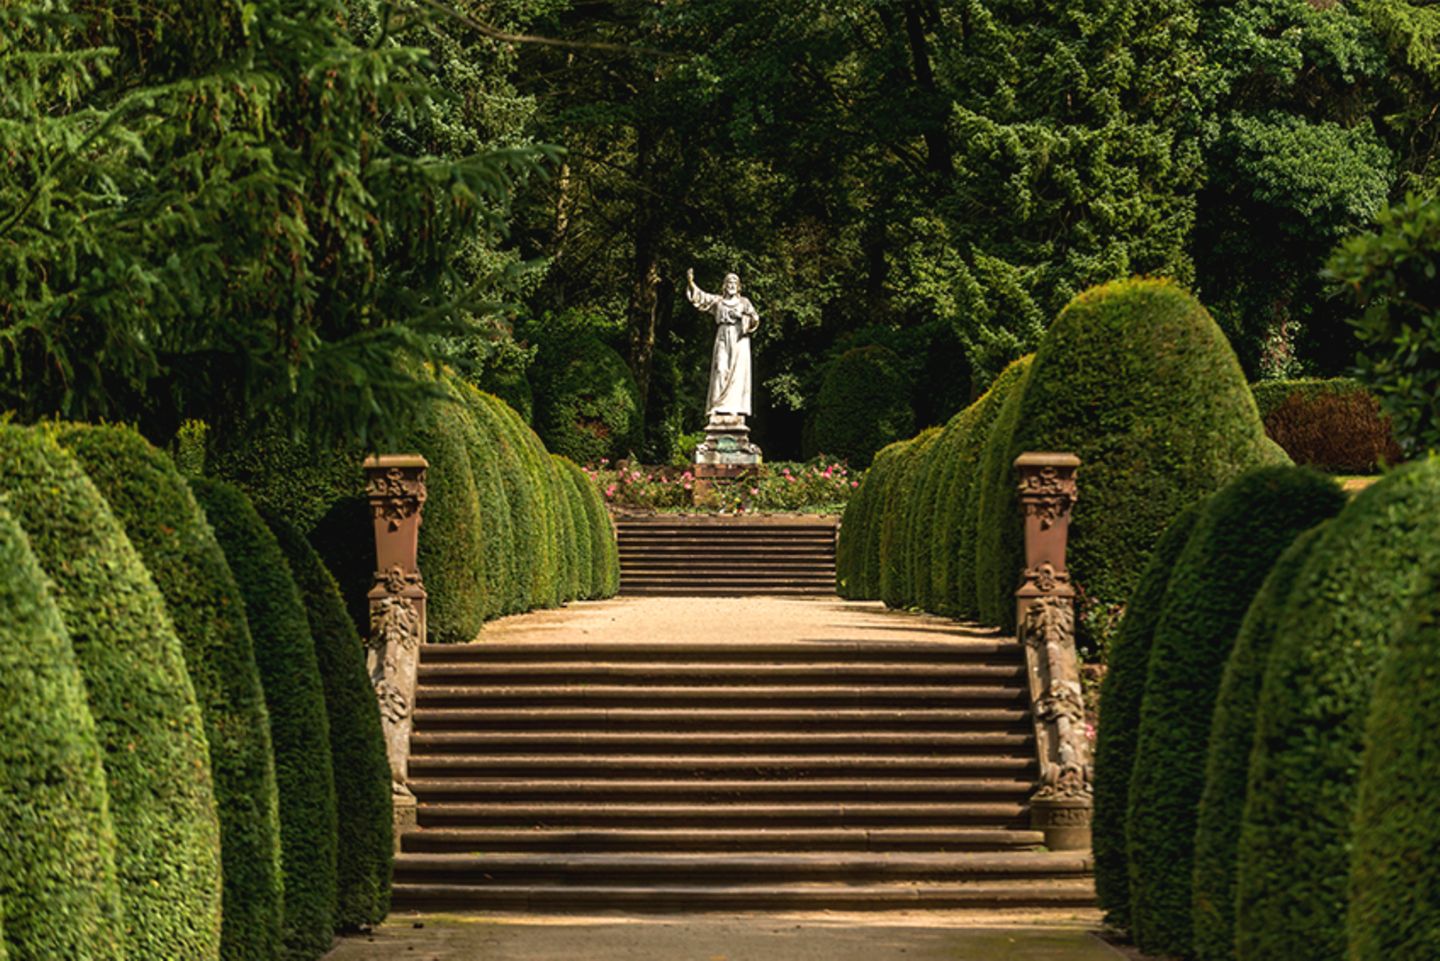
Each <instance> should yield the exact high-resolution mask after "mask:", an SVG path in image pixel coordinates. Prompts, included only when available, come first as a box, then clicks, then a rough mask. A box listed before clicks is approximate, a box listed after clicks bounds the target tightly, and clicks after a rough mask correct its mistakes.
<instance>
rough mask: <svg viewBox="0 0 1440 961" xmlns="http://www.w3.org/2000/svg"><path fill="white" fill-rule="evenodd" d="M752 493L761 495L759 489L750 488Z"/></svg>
mask: <svg viewBox="0 0 1440 961" xmlns="http://www.w3.org/2000/svg"><path fill="white" fill-rule="evenodd" d="M750 493H752V494H758V493H760V488H758V487H752V488H750Z"/></svg>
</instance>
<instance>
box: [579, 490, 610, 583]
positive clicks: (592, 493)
mask: <svg viewBox="0 0 1440 961" xmlns="http://www.w3.org/2000/svg"><path fill="white" fill-rule="evenodd" d="M577 480H578V481H579V483H580V488H581V494H582V496H583V497H584V500H585V514H586V516H587V517H589V518H590V543H591V547H590V558H591V561H592V562H593V563H594V565H595V571H594V583H595V594H594V595H592V596H593V597H597V598H598V597H614V596H615V594H616V593H617V592H618V591H619V590H620V545H619V543H618V541H617V540H616V538H615V525H614V524H613V523H612V522H611V520H610V511H609V509H608V508H606V506H605V498H604V497H602V496H601V495H600V487H599V486H598V485H597V484H596V483H595V480H594V478H592V477H591V476H590V475H589V474H587V473H585V472H584V471H583V470H581V471H580V472H579V474H578V475H577Z"/></svg>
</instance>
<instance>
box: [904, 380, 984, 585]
mask: <svg viewBox="0 0 1440 961" xmlns="http://www.w3.org/2000/svg"><path fill="white" fill-rule="evenodd" d="M971 406H972V407H973V406H974V405H971ZM969 410H970V408H969V407H967V408H966V409H965V410H964V411H961V412H960V413H958V414H956V415H955V416H954V417H952V418H950V421H949V422H948V423H947V424H946V425H945V426H944V427H943V428H941V429H940V435H939V436H938V437H937V438H936V439H935V442H934V443H932V444H931V445H930V446H929V448H928V449H927V450H926V451H925V456H924V458H923V459H922V462H921V463H920V465H919V466H918V467H917V468H916V472H915V473H916V477H915V486H914V487H913V488H912V489H911V493H910V496H911V498H913V503H912V505H911V509H910V512H909V518H908V526H907V529H906V532H905V545H906V546H905V550H906V557H905V565H906V576H907V578H908V582H909V585H910V598H909V603H911V604H913V605H915V606H916V607H920V608H922V609H924V610H927V611H940V610H942V609H944V610H948V605H946V604H945V603H944V599H943V595H944V590H943V584H944V579H943V576H942V575H940V574H939V572H937V571H936V570H935V567H936V561H937V560H938V559H939V558H941V557H943V556H944V555H943V554H942V553H941V552H940V551H939V550H937V549H936V546H935V543H936V541H937V539H938V538H939V536H940V521H941V515H942V513H943V509H944V507H945V506H946V505H945V497H946V494H947V493H948V491H949V488H950V484H951V482H952V481H953V480H954V474H955V471H956V470H957V469H958V463H957V461H958V459H959V458H958V456H957V455H958V450H959V448H960V447H961V446H962V445H963V443H964V441H965V436H966V434H967V433H968V425H969V423H970V420H971V419H973V417H971V416H970V415H967V413H966V412H967V411H969Z"/></svg>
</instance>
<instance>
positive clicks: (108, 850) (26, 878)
mask: <svg viewBox="0 0 1440 961" xmlns="http://www.w3.org/2000/svg"><path fill="white" fill-rule="evenodd" d="M8 467H9V465H8V462H7V464H6V465H5V468H0V470H5V471H8ZM4 503H5V501H4V500H3V499H0V825H4V829H3V830H0V902H3V903H4V906H5V908H6V911H7V912H8V915H9V916H8V918H7V919H6V928H5V930H4V932H3V934H0V948H3V947H4V944H5V942H6V941H8V942H9V943H10V945H11V946H12V948H13V951H12V953H13V954H14V956H15V957H16V958H17V959H20V961H46V959H50V958H90V959H94V961H123V959H124V957H125V945H124V941H125V939H124V938H123V936H122V931H121V923H122V922H121V917H120V891H119V888H118V887H117V885H116V875H115V833H114V829H113V828H112V827H111V824H110V805H109V795H108V792H107V790H106V787H105V768H104V767H103V764H102V760H101V751H100V742H99V740H98V738H97V736H96V730H95V721H94V719H93V718H92V717H91V716H90V708H89V706H88V705H87V704H86V701H85V682H84V680H83V679H82V678H81V676H80V667H79V665H78V664H77V663H76V658H75V651H74V649H73V648H72V647H71V646H70V638H69V637H68V636H67V635H66V633H65V627H64V625H63V624H62V623H61V622H60V612H59V610H58V609H57V608H56V606H55V602H54V600H53V599H52V598H51V597H50V593H49V590H48V589H47V586H46V579H45V575H44V573H43V572H42V571H41V570H40V565H39V564H38V563H36V561H35V556H34V555H33V554H31V553H30V542H29V540H28V539H27V538H26V537H25V534H24V532H23V531H21V530H20V525H19V524H17V523H16V522H15V519H14V518H13V517H11V516H10V514H9V513H8V512H7V511H6V510H5V508H4V506H3V504H4Z"/></svg>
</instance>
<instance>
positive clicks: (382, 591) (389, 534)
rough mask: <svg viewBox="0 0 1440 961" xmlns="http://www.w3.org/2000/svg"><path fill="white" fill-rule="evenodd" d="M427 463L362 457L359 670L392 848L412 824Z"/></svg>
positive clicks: (422, 634) (422, 630)
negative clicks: (364, 627)
mask: <svg viewBox="0 0 1440 961" xmlns="http://www.w3.org/2000/svg"><path fill="white" fill-rule="evenodd" d="M428 466H429V464H428V463H427V462H426V460H425V458H423V457H420V456H418V455H415V454H400V455H395V454H388V455H383V456H380V457H370V458H367V459H366V460H365V489H366V493H367V494H368V495H369V498H370V517H371V520H372V522H373V524H374V528H375V583H374V586H372V587H371V588H370V595H369V597H370V634H369V638H368V640H367V641H366V647H365V666H366V667H367V668H368V669H369V671H370V683H371V684H372V685H373V686H374V688H375V696H376V698H378V699H379V701H380V721H381V724H382V725H383V727H384V729H385V751H386V753H387V754H388V755H389V758H390V779H391V791H392V794H393V800H394V803H395V828H396V831H395V837H396V844H397V845H398V844H399V837H400V833H401V831H402V830H404V829H405V828H407V827H411V826H413V825H414V823H415V797H414V795H413V794H411V793H410V789H409V788H408V787H406V786H405V782H406V780H407V779H408V778H407V772H406V768H407V764H408V762H409V759H410V728H411V709H412V707H413V701H414V697H415V675H416V670H417V668H418V667H419V663H420V644H421V642H423V641H424V640H425V597H426V595H425V585H424V584H423V583H422V582H421V580H420V568H419V565H418V563H417V558H418V554H419V548H420V521H421V516H420V509H421V507H422V506H423V505H424V503H425V470H426V468H427V467H428Z"/></svg>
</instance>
